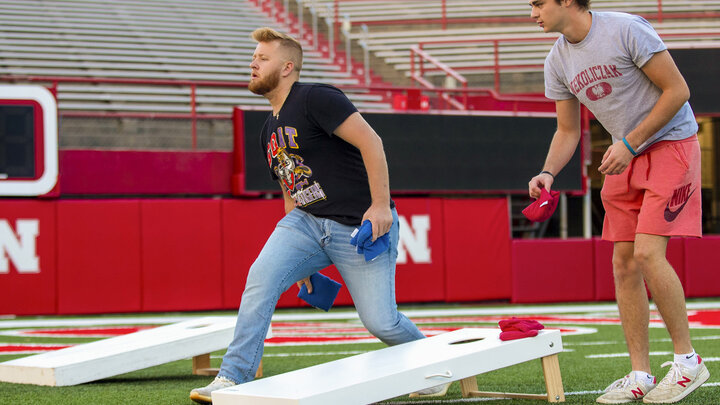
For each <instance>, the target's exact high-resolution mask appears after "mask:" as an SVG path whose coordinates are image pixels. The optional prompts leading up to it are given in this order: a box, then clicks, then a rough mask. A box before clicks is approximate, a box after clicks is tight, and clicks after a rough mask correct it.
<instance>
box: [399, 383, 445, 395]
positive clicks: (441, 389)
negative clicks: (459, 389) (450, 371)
mask: <svg viewBox="0 0 720 405" xmlns="http://www.w3.org/2000/svg"><path fill="white" fill-rule="evenodd" d="M450 384H451V383H445V384H440V385H436V386H434V387H430V388H425V389H424V390H420V391H416V392H413V393H412V394H410V395H409V397H410V398H431V397H443V396H445V395H446V394H447V392H448V388H450Z"/></svg>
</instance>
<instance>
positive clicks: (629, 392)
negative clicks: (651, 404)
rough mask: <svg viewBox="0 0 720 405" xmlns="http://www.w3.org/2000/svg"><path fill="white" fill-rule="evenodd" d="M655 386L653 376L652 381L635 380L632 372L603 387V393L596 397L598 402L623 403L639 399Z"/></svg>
mask: <svg viewBox="0 0 720 405" xmlns="http://www.w3.org/2000/svg"><path fill="white" fill-rule="evenodd" d="M653 388H655V378H653V381H652V382H649V381H643V380H636V379H635V375H634V373H630V374H629V375H626V376H625V377H623V378H621V379H619V380H617V381H615V382H614V383H612V384H610V385H608V387H607V388H605V393H604V394H603V395H601V396H600V397H598V399H597V402H598V403H600V404H625V403H628V402H634V401H638V400H641V399H642V398H643V397H644V396H645V395H647V393H648V392H650V391H651V390H652V389H653Z"/></svg>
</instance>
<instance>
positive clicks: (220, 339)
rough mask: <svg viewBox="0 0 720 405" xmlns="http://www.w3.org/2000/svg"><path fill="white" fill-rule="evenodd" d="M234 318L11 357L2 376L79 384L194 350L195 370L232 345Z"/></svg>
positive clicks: (38, 382)
mask: <svg viewBox="0 0 720 405" xmlns="http://www.w3.org/2000/svg"><path fill="white" fill-rule="evenodd" d="M119 321H121V320H119ZM235 322H236V317H234V316H222V317H220V316H215V317H203V318H198V319H193V320H189V321H184V322H179V323H175V324H172V325H166V326H160V327H157V328H153V329H148V330H144V331H140V332H135V333H130V334H127V335H123V336H117V337H113V338H108V339H103V340H98V341H96V342H91V343H86V344H81V345H77V346H73V347H68V348H66V349H61V350H57V351H54V352H47V353H42V354H37V355H34V356H28V357H23V358H19V359H15V360H10V361H6V362H4V363H0V381H5V382H12V383H21V384H35V385H50V386H65V385H76V384H82V383H85V382H88V381H95V380H100V379H103V378H107V377H112V376H115V375H119V374H124V373H128V372H131V371H136V370H141V369H144V368H147V367H153V366H157V365H160V364H165V363H170V362H172V361H177V360H182V359H187V358H189V357H193V356H198V359H199V360H197V359H193V366H194V367H193V368H194V369H195V368H197V369H198V370H194V371H201V370H202V369H201V367H199V366H203V365H205V363H204V362H203V360H204V359H205V358H206V357H207V367H205V368H208V367H209V360H210V356H209V355H208V353H210V352H213V351H216V350H222V349H225V348H227V347H228V345H229V344H230V341H232V337H233V332H234V330H235ZM270 336H271V331H270V330H268V337H270ZM195 366H198V367H195ZM198 374H202V373H201V372H199V373H198Z"/></svg>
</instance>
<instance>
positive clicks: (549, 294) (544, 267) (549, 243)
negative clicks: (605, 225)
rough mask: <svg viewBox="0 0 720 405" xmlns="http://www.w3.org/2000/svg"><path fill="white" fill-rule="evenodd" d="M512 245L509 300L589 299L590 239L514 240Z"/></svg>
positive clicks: (591, 292) (591, 294)
mask: <svg viewBox="0 0 720 405" xmlns="http://www.w3.org/2000/svg"><path fill="white" fill-rule="evenodd" d="M512 248H513V254H512V257H513V262H512V280H513V281H512V286H513V288H512V302H560V301H592V300H593V298H594V296H595V280H594V272H593V253H592V251H593V243H592V240H589V239H568V240H558V239H553V240H548V239H543V240H515V241H513V244H512Z"/></svg>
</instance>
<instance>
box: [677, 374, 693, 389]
mask: <svg viewBox="0 0 720 405" xmlns="http://www.w3.org/2000/svg"><path fill="white" fill-rule="evenodd" d="M689 382H690V379H689V378H687V377H685V376H682V380H679V381H678V382H677V383H678V385H680V386H682V387H683V388H687V383H689Z"/></svg>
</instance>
